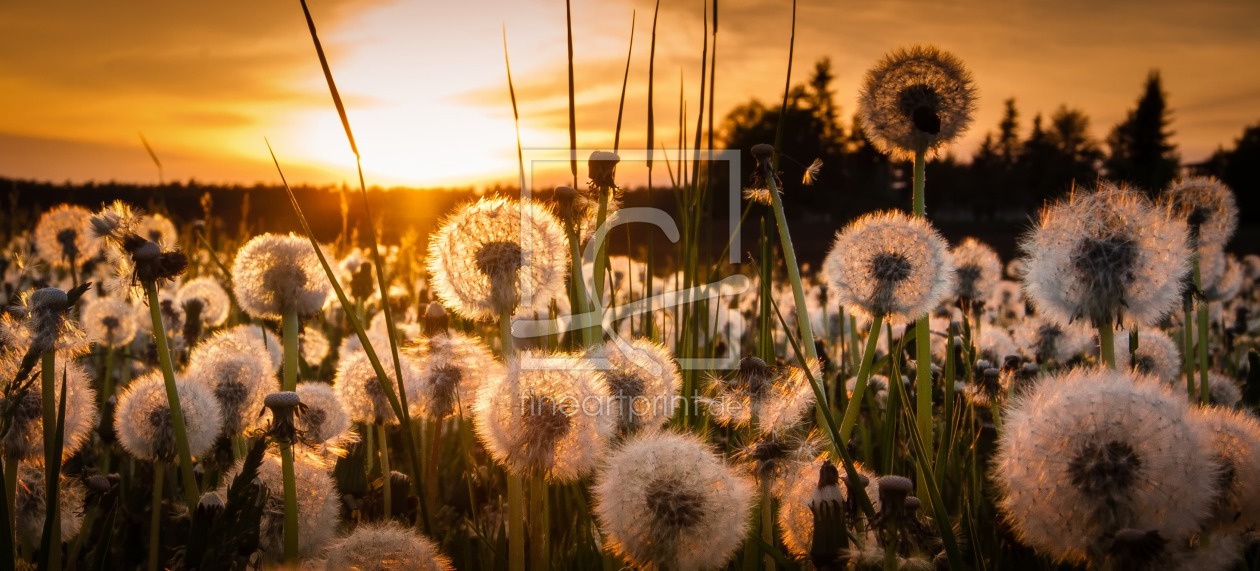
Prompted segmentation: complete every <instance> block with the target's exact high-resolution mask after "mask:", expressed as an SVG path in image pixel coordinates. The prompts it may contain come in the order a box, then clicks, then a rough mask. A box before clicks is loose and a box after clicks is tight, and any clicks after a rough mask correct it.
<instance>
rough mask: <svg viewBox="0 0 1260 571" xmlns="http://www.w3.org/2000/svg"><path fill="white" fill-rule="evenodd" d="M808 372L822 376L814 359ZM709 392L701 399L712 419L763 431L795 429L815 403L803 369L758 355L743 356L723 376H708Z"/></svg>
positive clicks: (818, 376)
mask: <svg viewBox="0 0 1260 571" xmlns="http://www.w3.org/2000/svg"><path fill="white" fill-rule="evenodd" d="M809 372H810V375H813V377H814V379H815V380H818V379H821V378H822V369H821V367H820V366H819V365H818V363H817V362H816V361H815V362H812V363H811V366H810V371H809ZM709 392H710V396H709V397H708V398H705V399H704V400H703V401H702V402H704V403H705V405H706V407H707V408H708V410H709V414H711V415H713V420H714V421H716V422H717V423H718V424H722V425H727V426H735V427H738V426H750V425H751V426H754V427H755V428H756V429H757V431H758V432H760V433H762V434H768V433H783V432H786V431H788V430H791V429H793V428H795V427H796V426H797V425H798V424H800V421H801V419H802V418H804V416H805V414H806V412H808V411H809V409H811V408H813V406H814V402H815V401H814V398H815V395H814V389H813V387H812V386H811V385H810V382H809V377H808V376H807V375H806V374H805V370H804V369H802V368H800V367H796V366H793V365H787V366H783V367H771V366H769V365H767V364H766V362H765V361H762V360H761V359H760V358H757V357H744V358H743V359H741V360H740V362H739V368H738V369H736V370H735V371H732V372H731V373H729V374H727V375H725V376H722V377H719V376H711V377H710V379H709Z"/></svg>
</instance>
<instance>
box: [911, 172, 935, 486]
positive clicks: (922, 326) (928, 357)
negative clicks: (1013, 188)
mask: <svg viewBox="0 0 1260 571" xmlns="http://www.w3.org/2000/svg"><path fill="white" fill-rule="evenodd" d="M926 180H927V149H926V148H919V149H916V150H915V152H914V179H913V183H914V215H915V216H918V217H920V218H927V200H926V198H925V192H924V187H925V185H926ZM914 359H915V368H914V369H915V370H914V392H915V424H916V426H918V428H919V434H920V435H921V436H922V438H923V444H924V446H926V447H927V448H928V451H927V454H928V455H931V453H932V451H931V448H932V444H933V439H932V341H931V337H930V336H929V333H928V316H926V315H924V316H922V317H919V319H918V320H916V321H915V322H914ZM918 488H919V490H918V493H919V496H920V497H922V496H925V494H924V493H923V491H924V490H923V478H919V485H918Z"/></svg>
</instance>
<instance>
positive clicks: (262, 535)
mask: <svg viewBox="0 0 1260 571" xmlns="http://www.w3.org/2000/svg"><path fill="white" fill-rule="evenodd" d="M242 462H243V461H242ZM242 462H237V463H236V465H235V466H233V467H232V468H231V469H230V470H228V472H227V474H225V475H224V478H223V482H224V484H223V487H221V488H220V489H219V492H218V493H219V494H220V495H221V496H223V497H227V486H228V485H229V484H231V482H232V480H233V479H235V478H236V475H237V474H239V473H240V472H241V464H242ZM293 472H294V482H293V483H294V488H295V489H296V490H297V511H298V556H300V557H302V558H303V559H306V558H311V557H317V556H319V555H320V554H321V553H323V551H324V547H325V546H326V545H327V544H328V541H329V540H331V539H332V538H333V537H334V536H335V535H336V533H337V523H338V520H340V519H341V496H340V495H338V494H337V488H336V485H335V484H334V483H333V479H332V476H329V475H328V472H326V471H325V469H324V467H323V465H322V464H319V463H315V462H311V461H309V460H307V459H306V457H305V456H303V455H295V456H294V458H293ZM257 481H258V482H260V483H261V484H262V485H263V487H264V488H266V489H267V504H266V505H265V506H264V507H263V516H262V522H261V524H260V528H259V547H261V548H262V551H263V555H264V557H265V559H266V560H267V561H268V562H271V563H277V562H279V561H280V560H281V559H282V558H283V556H284V475H283V472H282V470H281V465H280V457H279V456H277V455H274V454H268V455H267V456H265V457H264V458H263V461H262V464H261V465H260V466H259V467H258V480H257Z"/></svg>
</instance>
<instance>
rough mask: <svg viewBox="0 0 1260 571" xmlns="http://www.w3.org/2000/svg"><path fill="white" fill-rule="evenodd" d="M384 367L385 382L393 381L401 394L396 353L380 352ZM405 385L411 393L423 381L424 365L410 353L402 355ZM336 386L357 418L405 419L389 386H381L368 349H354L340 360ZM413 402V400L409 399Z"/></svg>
mask: <svg viewBox="0 0 1260 571" xmlns="http://www.w3.org/2000/svg"><path fill="white" fill-rule="evenodd" d="M376 356H377V358H378V359H379V360H380V363H381V368H382V369H384V371H385V376H386V377H387V378H386V379H385V382H387V383H389V386H390V389H391V390H392V391H393V393H394V395H395V396H397V395H398V380H397V376H396V375H397V373H396V372H395V369H394V359H393V356H392V355H391V354H390V353H389V352H388V351H382V352H378V353H377V354H376ZM399 357H400V361H399V364H400V365H401V368H402V374H403V386H404V388H406V390H407V391H408V393H411V391H413V390H415V389H414V387H415V385H416V383H417V382H418V381H419V376H420V365H419V364H418V363H417V362H416V360H415V359H414V358H413V357H411V356H409V355H407V354H403V355H400V356H399ZM333 389H334V390H335V391H336V392H337V395H338V397H340V399H341V403H342V404H343V405H344V406H345V407H346V412H348V413H350V418H352V419H354V420H355V421H356V422H366V423H369V424H391V425H392V424H398V423H399V422H401V421H400V420H399V418H398V416H397V415H395V414H394V409H393V406H392V405H391V404H390V401H389V397H388V396H387V395H386V393H385V390H384V389H382V388H381V383H380V380H379V377H377V375H376V368H375V367H373V366H372V361H371V359H369V358H368V356H367V353H366V352H364V351H361V350H360V351H352V352H350V353H349V354H346V355H343V356H342V357H341V360H340V361H339V362H338V363H337V376H336V377H335V378H334V379H333ZM409 404H410V403H409Z"/></svg>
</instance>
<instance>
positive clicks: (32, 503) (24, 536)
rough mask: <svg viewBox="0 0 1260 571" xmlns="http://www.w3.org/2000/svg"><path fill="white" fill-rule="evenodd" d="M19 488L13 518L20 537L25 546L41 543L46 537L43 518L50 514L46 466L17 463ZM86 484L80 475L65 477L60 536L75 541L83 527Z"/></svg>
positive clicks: (62, 481)
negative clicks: (44, 467)
mask: <svg viewBox="0 0 1260 571" xmlns="http://www.w3.org/2000/svg"><path fill="white" fill-rule="evenodd" d="M17 473H18V481H17V491H16V492H15V493H14V495H15V497H14V512H15V513H14V519H15V520H16V521H15V523H16V524H17V525H16V530H15V531H16V532H17V537H18V540H19V541H21V542H23V543H24V544H26V545H39V544H40V540H41V539H43V537H44V520H45V519H46V518H47V517H48V496H47V495H46V494H47V484H46V482H47V480H46V476H45V475H44V469H43V468H42V467H37V466H34V465H32V464H27V463H22V464H21V465H20V466H18V470H17ZM86 495H87V493H86V490H85V489H84V488H83V483H82V482H80V481H79V480H78V479H77V478H70V477H65V476H62V478H61V485H60V487H59V492H58V501H59V502H60V504H61V506H60V509H61V513H60V516H61V517H60V522H61V539H62V541H72V540H74V538H75V537H77V536H78V535H79V530H80V529H81V528H82V526H83V514H84V503H83V502H84V498H85V496H86Z"/></svg>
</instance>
